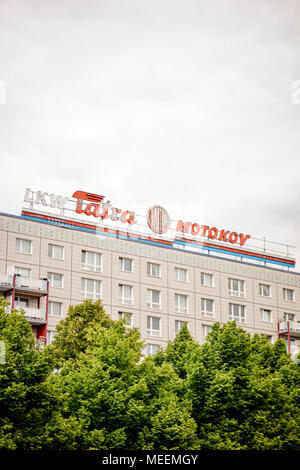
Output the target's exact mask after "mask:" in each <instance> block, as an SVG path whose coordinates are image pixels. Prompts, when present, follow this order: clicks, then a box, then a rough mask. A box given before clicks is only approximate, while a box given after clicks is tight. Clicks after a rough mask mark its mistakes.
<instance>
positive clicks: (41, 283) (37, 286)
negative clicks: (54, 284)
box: [15, 275, 47, 295]
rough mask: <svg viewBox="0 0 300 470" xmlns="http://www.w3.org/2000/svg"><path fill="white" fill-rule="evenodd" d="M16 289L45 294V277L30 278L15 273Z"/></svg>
mask: <svg viewBox="0 0 300 470" xmlns="http://www.w3.org/2000/svg"><path fill="white" fill-rule="evenodd" d="M15 287H16V291H18V292H19V291H22V292H24V294H25V293H32V294H37V295H47V280H46V279H31V278H30V277H24V276H20V275H16V284H15Z"/></svg>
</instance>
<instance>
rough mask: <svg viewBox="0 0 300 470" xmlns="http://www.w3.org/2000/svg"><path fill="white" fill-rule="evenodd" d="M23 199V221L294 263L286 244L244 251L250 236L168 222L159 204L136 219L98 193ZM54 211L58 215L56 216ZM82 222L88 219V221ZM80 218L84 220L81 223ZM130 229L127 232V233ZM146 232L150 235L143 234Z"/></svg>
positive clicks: (190, 223)
mask: <svg viewBox="0 0 300 470" xmlns="http://www.w3.org/2000/svg"><path fill="white" fill-rule="evenodd" d="M24 201H25V202H26V203H27V204H29V207H26V209H25V210H23V212H22V215H23V216H24V217H25V216H26V217H27V218H32V217H34V218H35V219H37V218H38V214H43V217H42V218H43V220H49V221H52V222H53V223H60V224H64V225H65V226H68V227H71V226H72V227H73V226H74V227H75V226H76V227H85V228H86V229H88V227H89V230H93V231H96V232H97V233H106V234H108V233H109V234H110V235H111V236H114V235H116V236H118V238H120V237H121V238H126V239H134V240H135V239H136V240H143V241H144V242H145V241H148V242H149V243H150V242H151V243H152V244H158V245H164V246H172V247H180V248H185V247H186V248H191V249H192V250H196V251H198V250H202V251H205V250H206V251H208V252H209V253H210V252H211V253H215V254H218V253H222V254H225V255H226V256H227V255H230V256H240V257H241V259H242V258H245V259H247V258H249V259H252V260H254V259H255V260H257V261H260V260H267V261H268V262H271V263H277V264H281V265H283V266H285V265H288V266H291V265H293V266H294V265H295V261H294V260H293V258H291V257H290V255H289V251H288V250H289V247H287V246H286V245H282V244H279V243H275V242H269V243H271V244H272V243H273V244H274V245H276V246H275V251H274V249H272V250H269V251H268V250H266V241H265V240H264V239H257V238H255V239H253V240H255V241H257V240H258V241H259V242H263V246H262V245H261V243H260V244H259V243H258V242H256V245H255V246H254V247H252V246H251V245H250V246H249V244H248V247H247V249H245V248H244V246H245V244H246V243H247V241H248V240H249V239H250V238H252V237H251V236H250V235H249V234H247V233H241V232H238V231H234V230H228V229H227V228H223V227H221V228H219V227H217V226H209V225H200V224H199V223H198V221H184V220H182V219H177V220H172V219H171V218H170V215H169V214H168V212H167V210H166V209H164V208H163V207H161V206H152V207H150V208H149V209H148V211H147V213H146V214H145V215H139V214H137V213H136V212H135V211H132V210H128V209H127V208H125V209H124V208H120V207H116V206H114V205H113V204H111V202H110V201H109V200H107V199H105V196H103V195H99V194H94V193H89V192H85V191H78V190H77V191H74V192H73V194H72V197H71V198H69V197H64V196H59V195H56V194H53V193H47V192H43V191H32V190H31V189H28V188H27V189H26V191H25V195H24ZM35 206H38V207H41V206H42V207H47V208H49V210H50V211H51V213H49V212H47V213H41V212H39V211H38V210H35ZM53 210H54V211H55V212H54V213H53ZM30 211H31V212H30ZM58 211H59V213H57V212H58ZM67 211H71V212H72V213H73V214H74V213H75V214H78V215H79V216H80V220H83V222H79V219H74V218H73V217H74V216H71V218H69V217H67ZM52 214H53V215H52ZM87 218H89V219H90V222H88V219H87ZM84 219H85V220H86V221H87V222H84ZM58 220H59V221H60V222H58ZM111 222H113V226H108V224H111ZM122 227H124V228H122ZM129 227H130V233H129V232H128V230H129ZM149 230H150V233H151V235H148V234H149ZM155 237H156V238H155ZM157 237H158V238H157ZM279 245H280V246H284V247H285V249H287V253H286V255H284V254H283V252H278V251H277V246H279ZM267 252H268V253H269V255H267ZM275 252H276V253H277V256H273V255H272V256H270V253H275ZM279 254H280V257H279ZM287 260H288V261H287Z"/></svg>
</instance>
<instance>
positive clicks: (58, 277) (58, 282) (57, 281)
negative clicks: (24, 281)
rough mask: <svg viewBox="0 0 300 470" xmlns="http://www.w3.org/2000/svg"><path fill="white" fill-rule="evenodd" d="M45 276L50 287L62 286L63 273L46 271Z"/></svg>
mask: <svg viewBox="0 0 300 470" xmlns="http://www.w3.org/2000/svg"><path fill="white" fill-rule="evenodd" d="M47 278H48V280H49V285H50V287H58V288H59V289H62V288H63V275H62V274H58V273H48V275H47Z"/></svg>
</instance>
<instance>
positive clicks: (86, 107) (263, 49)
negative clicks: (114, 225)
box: [0, 0, 300, 271]
mask: <svg viewBox="0 0 300 470" xmlns="http://www.w3.org/2000/svg"><path fill="white" fill-rule="evenodd" d="M0 59H1V61H0V80H1V81H2V83H4V84H5V89H6V100H5V103H3V104H0V137H1V138H0V155H1V169H2V172H1V173H2V178H1V183H2V184H1V205H0V210H1V211H2V212H12V213H15V214H19V213H20V210H21V207H22V205H23V195H24V190H25V188H26V187H29V188H31V189H33V190H39V189H41V190H44V191H49V192H53V193H56V194H61V195H64V196H71V195H72V193H73V192H74V191H75V190H76V189H82V190H87V191H91V192H95V193H99V194H105V195H106V196H107V198H108V199H110V201H111V202H112V203H113V204H114V205H116V206H120V207H128V208H130V209H132V210H135V209H136V210H137V211H138V212H139V213H142V212H144V213H145V214H146V211H147V209H148V208H149V206H150V205H153V204H161V205H162V206H164V207H165V208H166V209H167V210H168V211H169V213H170V215H171V216H172V218H174V219H175V218H183V219H185V220H193V221H197V222H199V223H201V224H208V225H211V224H213V225H216V226H218V227H220V228H225V227H226V228H228V229H233V230H237V231H241V232H243V233H249V234H252V235H254V236H258V237H263V236H266V237H267V238H271V239H273V240H275V241H278V242H283V243H289V244H293V245H298V252H297V257H298V259H300V243H299V241H300V217H299V193H300V188H299V169H300V159H299V149H300V132H299V125H300V103H297V102H296V103H295V102H293V100H292V91H293V88H292V86H293V84H294V83H295V82H296V81H297V80H300V3H299V1H298V0H285V1H284V2H283V1H282V0H268V1H266V0H252V1H250V0H244V1H242V0H239V1H237V0H236V1H233V0H227V1H224V0H222V1H221V0H219V1H218V0H210V1H209V2H206V1H204V0H197V1H196V0H195V1H191V0H185V1H182V0H181V1H178V0H177V1H176V0H172V1H169V0H168V1H167V0H160V1H153V0H152V1H151V2H149V1H147V2H146V1H143V0H136V1H133V0H127V1H124V0H109V1H108V0H107V1H103V0H98V1H91V0H86V1H84V2H82V1H68V0H65V1H56V0H51V1H50V0H43V1H39V0H36V1H29V0H15V1H14V0H9V1H5V0H0ZM299 262H300V261H299ZM299 270H300V269H299V268H297V271H299Z"/></svg>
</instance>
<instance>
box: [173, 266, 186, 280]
mask: <svg viewBox="0 0 300 470" xmlns="http://www.w3.org/2000/svg"><path fill="white" fill-rule="evenodd" d="M180 271H182V272H184V273H185V276H184V277H185V279H180V276H179V273H180ZM176 273H177V274H176ZM174 280H175V281H178V282H189V272H188V269H185V268H179V267H178V266H176V267H174Z"/></svg>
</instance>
